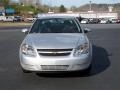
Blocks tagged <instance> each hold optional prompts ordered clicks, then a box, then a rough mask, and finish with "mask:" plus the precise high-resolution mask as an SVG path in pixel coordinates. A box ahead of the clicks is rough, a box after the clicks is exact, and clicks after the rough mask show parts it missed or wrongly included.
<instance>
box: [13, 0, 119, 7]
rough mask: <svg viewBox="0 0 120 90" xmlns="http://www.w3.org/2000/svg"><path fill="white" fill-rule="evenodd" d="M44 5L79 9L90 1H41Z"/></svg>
mask: <svg viewBox="0 0 120 90" xmlns="http://www.w3.org/2000/svg"><path fill="white" fill-rule="evenodd" d="M12 1H19V0H12ZM41 1H42V4H47V5H50V6H60V5H61V4H63V5H64V6H65V7H71V6H76V7H79V6H81V5H84V4H87V3H89V1H90V0H41ZM91 1H92V3H107V4H113V3H120V0H91Z"/></svg>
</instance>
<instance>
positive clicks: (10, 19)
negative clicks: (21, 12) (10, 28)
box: [3, 16, 14, 22]
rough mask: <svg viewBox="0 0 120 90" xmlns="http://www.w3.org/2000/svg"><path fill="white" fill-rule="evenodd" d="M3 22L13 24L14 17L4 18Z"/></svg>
mask: <svg viewBox="0 0 120 90" xmlns="http://www.w3.org/2000/svg"><path fill="white" fill-rule="evenodd" d="M3 21H4V22H13V21H14V16H6V17H5V18H4V19H3Z"/></svg>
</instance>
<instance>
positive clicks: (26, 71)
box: [22, 68, 31, 73]
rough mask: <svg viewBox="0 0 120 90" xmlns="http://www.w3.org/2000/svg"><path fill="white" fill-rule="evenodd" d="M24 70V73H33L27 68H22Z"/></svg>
mask: <svg viewBox="0 0 120 90" xmlns="http://www.w3.org/2000/svg"><path fill="white" fill-rule="evenodd" d="M22 72H23V73H31V72H30V71H28V70H25V69H23V68H22Z"/></svg>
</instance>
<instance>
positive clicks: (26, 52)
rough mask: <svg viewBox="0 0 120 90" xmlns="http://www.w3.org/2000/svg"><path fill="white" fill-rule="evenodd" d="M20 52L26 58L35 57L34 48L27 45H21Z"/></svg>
mask: <svg viewBox="0 0 120 90" xmlns="http://www.w3.org/2000/svg"><path fill="white" fill-rule="evenodd" d="M21 52H22V53H23V54H24V55H27V56H32V57H35V56H36V52H35V50H34V48H33V47H32V46H30V45H27V44H23V45H22V46H21Z"/></svg>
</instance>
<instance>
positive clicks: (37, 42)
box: [25, 33, 87, 49]
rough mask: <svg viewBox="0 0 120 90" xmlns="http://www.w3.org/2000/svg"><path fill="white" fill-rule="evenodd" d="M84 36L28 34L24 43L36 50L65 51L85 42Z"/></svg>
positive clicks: (80, 34)
mask: <svg viewBox="0 0 120 90" xmlns="http://www.w3.org/2000/svg"><path fill="white" fill-rule="evenodd" d="M86 38H87V37H86V35H85V34H82V33H79V34H78V33H77V34H76V33H75V34H73V33H72V34H58V33H53V34H29V35H27V37H26V39H25V42H26V43H27V44H30V45H32V46H33V47H34V48H37V49H65V48H75V47H76V45H78V44H83V43H85V42H86V41H87V39H86Z"/></svg>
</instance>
